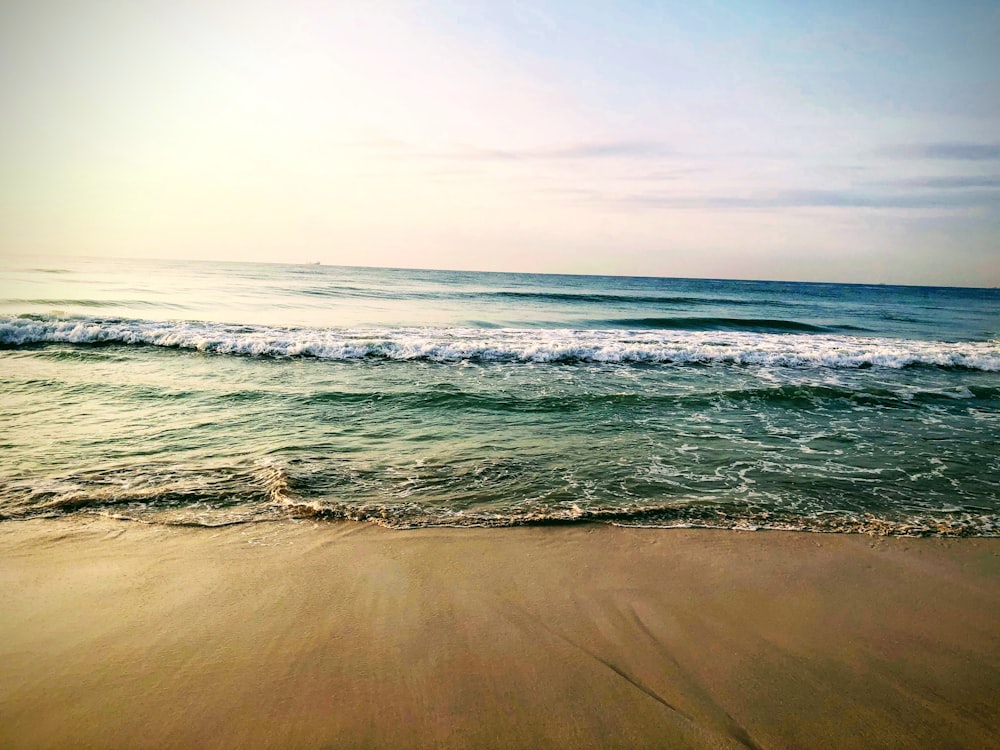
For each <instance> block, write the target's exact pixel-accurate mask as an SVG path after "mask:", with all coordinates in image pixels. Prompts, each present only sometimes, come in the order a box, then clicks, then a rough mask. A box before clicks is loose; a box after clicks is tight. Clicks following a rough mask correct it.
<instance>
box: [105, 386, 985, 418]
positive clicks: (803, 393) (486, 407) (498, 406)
mask: <svg viewBox="0 0 1000 750" xmlns="http://www.w3.org/2000/svg"><path fill="white" fill-rule="evenodd" d="M91 387H93V386H91ZM140 395H141V394H140ZM268 395H269V394H268V393H267V392H263V391H246V392H240V393H238V394H227V396H226V398H228V399H231V400H234V401H236V400H253V399H256V398H264V397H267V396H268ZM296 399H297V401H298V402H300V403H303V404H327V403H329V404H368V403H372V402H375V401H377V402H379V403H380V404H383V405H394V406H400V407H402V408H418V409H419V408H429V409H453V410H456V411H470V410H471V411H479V412H497V413H552V414H566V413H569V412H589V411H591V410H594V409H602V408H607V409H615V410H621V409H624V410H629V409H635V410H642V409H648V408H657V409H663V408H668V409H669V408H677V409H693V408H701V407H704V406H708V405H712V404H719V403H747V402H750V403H757V404H761V405H772V406H799V407H811V406H816V405H818V404H821V403H830V402H840V403H843V404H845V405H861V406H878V407H883V408H895V409H919V408H921V407H922V406H924V405H927V404H934V405H941V406H951V405H954V406H956V408H962V409H967V408H969V407H970V406H971V405H974V404H977V403H993V402H996V401H997V400H1000V388H994V387H990V386H972V387H967V386H963V387H961V388H958V389H941V390H919V389H905V390H890V389H887V388H857V389H855V388H849V387H845V386H833V385H816V384H812V385H781V386H774V387H770V388H734V389H720V390H707V391H704V392H701V393H679V394H649V393H584V394H563V395H543V396H524V395H516V394H512V393H493V392H491V393H475V392H466V391H460V390H457V389H456V390H433V391H400V392H393V391H324V392H321V393H313V394H308V395H301V396H297V397H296Z"/></svg>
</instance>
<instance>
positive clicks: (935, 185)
mask: <svg viewBox="0 0 1000 750" xmlns="http://www.w3.org/2000/svg"><path fill="white" fill-rule="evenodd" d="M881 184H883V185H888V186H894V187H907V188H930V189H934V190H965V189H968V188H1000V175H974V176H966V175H962V176H955V177H913V178H911V179H906V180H893V181H891V182H885V183H881Z"/></svg>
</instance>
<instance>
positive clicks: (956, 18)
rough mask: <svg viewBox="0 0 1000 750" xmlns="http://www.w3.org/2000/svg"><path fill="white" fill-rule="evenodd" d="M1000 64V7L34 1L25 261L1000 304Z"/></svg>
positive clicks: (21, 36) (18, 20)
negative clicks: (799, 287)
mask: <svg viewBox="0 0 1000 750" xmlns="http://www.w3.org/2000/svg"><path fill="white" fill-rule="evenodd" d="M998 39H1000V2H996V0H990V1H989V2H972V1H969V2H963V1H962V0H956V2H952V3H943V2H940V0H930V1H925V0H898V1H896V0H868V1H866V2H855V1H854V0H840V1H839V2H832V1H831V2H813V1H812V0H788V1H787V2H786V1H784V0H782V1H780V2H779V1H777V0H757V1H755V2H694V1H687V2H676V3H675V2H652V1H650V0H647V1H646V2H633V1H630V0H618V1H617V2H603V1H602V0H587V2H580V1H579V0H574V1H566V2H562V1H553V2H545V1H544V0H538V1H537V2H518V1H514V2H500V1H499V0H492V1H485V0H484V1H482V2H452V1H449V0H441V1H440V2H417V1H416V0H410V1H404V0H399V1H390V0H385V1H383V0H365V1H364V2H346V1H341V2H338V1H328V2H319V1H318V0H284V1H283V2H258V1H257V0H239V1H238V2H237V1H235V0H234V1H230V0H197V2H190V1H189V0H169V2H160V1H159V0H131V1H129V0H108V1H107V2H103V1H99V0H71V1H68V2H60V1H58V0H28V1H23V0H5V2H3V3H2V4H0V259H2V256H4V255H7V256H12V255H15V254H16V255H25V254H28V255H35V254H37V255H51V254H69V255H87V256H93V255H99V256H108V257H124V258H130V257H143V258H145V257H149V258H193V259H214V260H245V261H265V262H313V261H321V262H323V263H329V264H344V265H375V266H395V267H416V268H450V269H475V270H499V271H531V272H564V273H609V274H623V275H652V276H680V277H713V278H750V279H789V280H808V281H848V282H863V283H906V284H954V285H969V286H997V285H1000V44H998V43H997V40H998Z"/></svg>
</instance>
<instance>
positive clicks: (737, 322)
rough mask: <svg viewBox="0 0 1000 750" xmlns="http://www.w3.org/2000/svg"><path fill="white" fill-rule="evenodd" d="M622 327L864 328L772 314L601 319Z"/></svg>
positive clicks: (787, 330)
mask: <svg viewBox="0 0 1000 750" xmlns="http://www.w3.org/2000/svg"><path fill="white" fill-rule="evenodd" d="M603 322H605V323H607V324H610V325H613V326H615V327H618V326H621V327H623V328H662V329H667V330H680V331H758V332H771V333H832V332H835V331H855V332H859V333H861V332H865V331H867V330H868V329H866V328H859V327H857V326H850V325H839V326H818V325H812V324H811V323H800V322H798V321H796V320H777V319H773V318H715V317H710V318H694V317H684V318H620V319H614V320H607V321H603Z"/></svg>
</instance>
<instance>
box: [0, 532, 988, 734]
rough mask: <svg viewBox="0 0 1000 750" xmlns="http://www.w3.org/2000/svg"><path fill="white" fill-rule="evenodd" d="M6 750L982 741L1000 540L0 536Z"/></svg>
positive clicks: (660, 535)
mask: <svg viewBox="0 0 1000 750" xmlns="http://www.w3.org/2000/svg"><path fill="white" fill-rule="evenodd" d="M0 597H2V598H0V746H2V747H4V748H22V747H31V748H35V747H52V748H73V747H93V748H140V747H177V748H189V747H280V748H311V747H336V748H352V747H473V748H489V747H523V748H537V747H572V748H578V747H602V748H605V747H670V748H672V747H678V748H680V747H761V748H778V747H782V748H832V747H835V748H844V747H857V748H874V747H914V748H947V747H962V748H987V747H1000V539H963V540H938V539H923V540H916V539H885V538H881V539H873V538H870V537H864V536H846V535H820V534H796V533H785V532H756V533H754V532H733V531H709V530H669V531H664V530H644V529H618V528H612V527H606V526H575V527H558V528H556V527H548V528H520V529H501V530H485V529H484V530H477V529H466V530H459V529H438V530H424V531H409V532H396V531H388V530H385V529H381V528H373V527H370V526H359V525H353V524H320V525H313V524H311V523H310V524H305V523H303V524H295V523H283V524H269V525H261V526H256V527H249V526H245V527H230V528H227V529H221V530H218V529H216V530H206V529H180V528H164V527H153V526H144V525H140V524H130V523H126V522H115V521H110V520H104V519H97V520H93V521H89V522H84V523H81V521H79V520H76V521H31V522H20V523H14V522H6V523H2V524H0Z"/></svg>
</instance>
